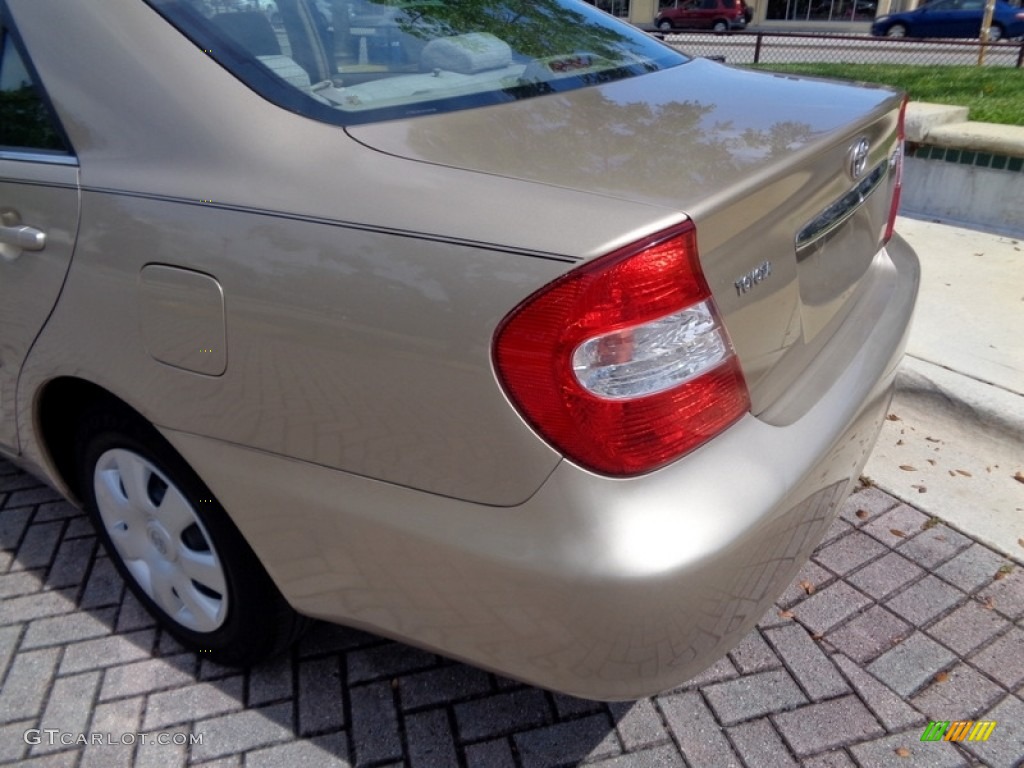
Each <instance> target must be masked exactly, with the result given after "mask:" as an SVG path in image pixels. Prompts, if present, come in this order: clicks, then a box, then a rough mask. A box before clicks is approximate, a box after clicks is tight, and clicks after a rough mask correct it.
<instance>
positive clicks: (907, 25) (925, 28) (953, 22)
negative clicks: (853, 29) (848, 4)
mask: <svg viewBox="0 0 1024 768" xmlns="http://www.w3.org/2000/svg"><path fill="white" fill-rule="evenodd" d="M984 12H985V0H935V1H934V2H931V3H928V4H927V5H923V6H921V7H920V8H917V9H916V10H913V11H906V12H904V13H893V14H890V15H888V16H879V17H878V18H877V19H875V23H874V24H872V25H871V34H873V35H886V36H888V37H969V38H978V37H981V21H982V16H983V14H984ZM1022 35H1024V9H1021V8H1015V7H1014V6H1012V5H1010V4H1009V3H1006V2H1003V0H996V8H995V13H994V14H993V15H992V25H991V26H990V27H989V29H988V39H989V40H1001V39H1003V38H1012V37H1021V36H1022Z"/></svg>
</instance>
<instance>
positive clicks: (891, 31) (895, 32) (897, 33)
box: [885, 24, 907, 37]
mask: <svg viewBox="0 0 1024 768" xmlns="http://www.w3.org/2000/svg"><path fill="white" fill-rule="evenodd" d="M885 36H886V37H906V36H907V28H906V26H905V25H903V24H893V25H892V26H891V27H889V28H888V29H887V30H885Z"/></svg>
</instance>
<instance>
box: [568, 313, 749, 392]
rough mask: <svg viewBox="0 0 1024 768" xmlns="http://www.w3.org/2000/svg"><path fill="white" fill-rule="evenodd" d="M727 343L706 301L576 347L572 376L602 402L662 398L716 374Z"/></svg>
mask: <svg viewBox="0 0 1024 768" xmlns="http://www.w3.org/2000/svg"><path fill="white" fill-rule="evenodd" d="M728 355H729V342H728V340H727V339H726V337H725V334H724V332H723V330H722V328H721V326H719V324H718V321H717V319H716V318H715V315H714V313H713V312H712V310H711V305H710V303H709V302H707V301H702V302H700V303H699V304H696V305H694V306H693V307H690V308H688V309H683V310H680V311H679V312H673V313H672V314H670V315H665V316H664V317H660V318H658V319H657V320H653V321H651V322H649V323H643V324H642V325H634V326H631V327H629V328H623V329H622V330H619V331H612V332H611V333H605V334H602V335H601V336H595V337H593V338H591V339H588V340H587V341H585V342H583V343H582V344H580V345H579V346H578V347H576V351H575V352H574V353H573V356H572V367H573V373H575V374H576V379H577V381H579V383H580V384H581V385H582V386H583V388H584V389H585V390H587V391H588V392H591V393H592V394H594V395H597V396H598V397H606V398H612V399H614V398H623V397H644V396H646V395H653V394H656V393H658V392H664V391H665V390H666V389H671V388H672V387H676V386H678V385H680V384H683V383H685V382H687V381H689V380H690V379H692V378H694V377H695V376H699V375H700V374H702V373H704V372H705V371H708V370H710V369H711V368H714V367H715V366H716V365H718V364H719V363H721V362H722V361H723V360H725V358H726V357H727V356H728Z"/></svg>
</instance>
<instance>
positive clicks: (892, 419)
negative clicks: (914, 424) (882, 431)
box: [885, 413, 900, 421]
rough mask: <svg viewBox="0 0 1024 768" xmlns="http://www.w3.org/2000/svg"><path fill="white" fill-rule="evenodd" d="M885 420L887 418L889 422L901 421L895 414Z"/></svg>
mask: <svg viewBox="0 0 1024 768" xmlns="http://www.w3.org/2000/svg"><path fill="white" fill-rule="evenodd" d="M885 418H886V420H887V421H899V420H900V417H899V416H897V415H896V414H895V413H890V414H889V415H888V416H886V417H885Z"/></svg>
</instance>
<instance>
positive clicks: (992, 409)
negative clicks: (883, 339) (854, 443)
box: [896, 356, 1024, 454]
mask: <svg viewBox="0 0 1024 768" xmlns="http://www.w3.org/2000/svg"><path fill="white" fill-rule="evenodd" d="M896 389H897V391H898V392H900V393H902V394H904V395H906V396H908V397H913V398H917V399H921V400H923V401H926V402H927V404H928V405H929V406H931V407H932V408H935V409H938V410H940V411H943V412H944V413H945V415H947V416H948V417H950V418H953V419H955V420H957V421H960V422H964V421H969V422H972V423H974V424H976V425H977V426H978V428H980V429H985V430H987V431H989V432H997V433H998V434H999V436H1000V437H1003V438H1005V439H1007V440H1009V441H1011V442H1014V443H1017V444H1019V445H1020V446H1021V452H1022V454H1024V397H1022V396H1021V395H1018V394H1016V393H1014V392H1008V391H1007V390H1005V389H1002V388H1000V387H998V386H995V385H993V384H989V383H987V382H982V381H978V380H977V379H972V378H971V377H969V376H967V375H966V374H963V373H957V372H955V371H951V370H950V369H948V368H945V367H943V366H941V365H937V364H935V363H932V362H929V361H927V360H922V359H919V358H914V357H909V356H908V357H906V358H905V359H904V361H903V364H902V365H901V366H900V370H899V371H898V372H897V375H896Z"/></svg>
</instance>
